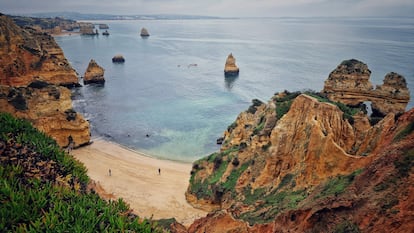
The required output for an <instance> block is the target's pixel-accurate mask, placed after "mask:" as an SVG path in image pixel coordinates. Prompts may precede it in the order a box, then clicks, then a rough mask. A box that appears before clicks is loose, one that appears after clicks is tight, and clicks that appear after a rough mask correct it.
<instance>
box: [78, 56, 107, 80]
mask: <svg viewBox="0 0 414 233" xmlns="http://www.w3.org/2000/svg"><path fill="white" fill-rule="evenodd" d="M104 72H105V70H104V69H103V68H102V67H100V66H99V65H98V64H97V63H96V61H95V60H93V59H91V61H90V62H89V65H88V68H87V69H86V71H85V74H84V75H83V83H84V84H90V83H100V84H103V83H105V78H104Z"/></svg>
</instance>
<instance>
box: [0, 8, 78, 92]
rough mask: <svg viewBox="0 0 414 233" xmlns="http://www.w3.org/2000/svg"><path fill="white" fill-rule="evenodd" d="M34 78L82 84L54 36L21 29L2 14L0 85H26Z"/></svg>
mask: <svg viewBox="0 0 414 233" xmlns="http://www.w3.org/2000/svg"><path fill="white" fill-rule="evenodd" d="M33 80H42V81H45V82H47V83H50V84H56V85H63V86H77V85H79V82H78V77H77V75H76V72H75V70H74V69H73V68H72V67H71V66H70V64H69V62H68V61H67V60H66V58H65V56H64V54H63V51H62V49H61V48H60V47H59V46H58V44H57V43H56V42H55V40H54V39H53V37H51V36H50V35H48V34H46V33H42V32H38V31H36V30H34V29H32V28H24V29H22V28H20V27H18V26H17V25H16V24H14V22H13V21H12V20H11V19H10V18H8V17H7V16H5V15H0V85H8V86H15V87H18V86H27V85H29V84H30V83H31V82H32V81H33Z"/></svg>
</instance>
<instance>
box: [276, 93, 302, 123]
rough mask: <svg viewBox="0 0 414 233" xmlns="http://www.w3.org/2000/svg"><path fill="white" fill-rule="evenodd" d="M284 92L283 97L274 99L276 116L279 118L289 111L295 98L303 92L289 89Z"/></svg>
mask: <svg viewBox="0 0 414 233" xmlns="http://www.w3.org/2000/svg"><path fill="white" fill-rule="evenodd" d="M283 94H284V96H283V97H276V98H275V99H274V101H276V117H277V119H280V118H282V117H283V115H285V114H286V113H287V112H288V111H289V109H290V106H291V105H292V102H293V100H294V99H295V98H296V97H298V96H299V95H300V94H302V93H301V92H299V91H296V92H289V91H286V90H285V91H284V92H283Z"/></svg>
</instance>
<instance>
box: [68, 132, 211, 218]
mask: <svg viewBox="0 0 414 233" xmlns="http://www.w3.org/2000/svg"><path fill="white" fill-rule="evenodd" d="M71 154H72V155H73V156H74V157H75V158H76V159H78V160H79V161H81V162H82V163H83V164H84V165H85V166H86V168H87V169H88V175H89V177H90V178H91V179H93V180H94V181H95V182H96V183H97V185H98V186H101V187H102V188H103V189H104V190H105V192H106V193H107V195H103V196H104V197H106V198H108V197H112V199H117V198H122V199H124V200H125V201H126V202H127V203H129V205H130V207H131V209H133V211H134V213H135V214H137V215H138V216H140V217H145V218H151V217H152V219H163V218H173V217H174V218H175V219H176V220H177V221H178V222H179V223H181V224H183V225H185V226H188V225H189V224H191V223H192V222H193V221H194V220H195V219H197V218H200V217H204V216H205V215H206V214H207V212H204V211H202V210H198V209H195V208H193V207H192V206H191V205H189V204H188V203H187V201H186V200H185V196H184V193H185V191H186V189H187V187H188V183H189V178H190V171H191V164H190V163H180V162H174V161H169V160H160V159H155V158H151V157H148V156H145V155H144V154H141V153H139V152H136V151H133V150H130V149H128V148H125V147H123V146H121V145H118V144H115V143H112V142H108V141H104V140H102V139H95V140H94V142H93V143H92V144H91V145H89V146H85V147H82V148H79V149H76V150H73V151H71ZM109 169H111V175H109ZM158 169H160V170H161V174H159V173H158ZM112 195H113V196H112Z"/></svg>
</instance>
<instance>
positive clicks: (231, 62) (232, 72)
mask: <svg viewBox="0 0 414 233" xmlns="http://www.w3.org/2000/svg"><path fill="white" fill-rule="evenodd" d="M238 74H239V67H237V65H236V59H235V58H234V57H233V54H232V53H230V54H229V56H228V57H227V60H226V65H225V66H224V75H225V76H236V75H238Z"/></svg>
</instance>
